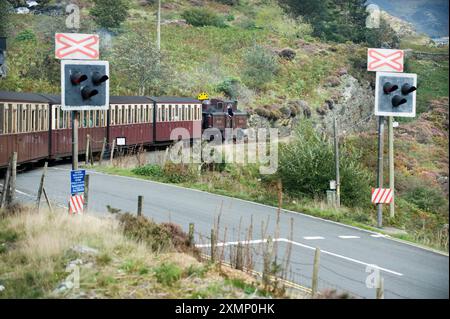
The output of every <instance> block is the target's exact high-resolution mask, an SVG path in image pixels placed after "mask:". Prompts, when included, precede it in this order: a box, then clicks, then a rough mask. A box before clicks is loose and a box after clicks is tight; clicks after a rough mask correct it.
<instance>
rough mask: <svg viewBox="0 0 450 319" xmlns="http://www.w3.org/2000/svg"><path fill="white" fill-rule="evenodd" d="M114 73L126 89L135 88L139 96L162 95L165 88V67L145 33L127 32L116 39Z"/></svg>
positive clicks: (152, 40)
mask: <svg viewBox="0 0 450 319" xmlns="http://www.w3.org/2000/svg"><path fill="white" fill-rule="evenodd" d="M112 60H113V61H115V64H114V69H113V70H114V71H113V72H114V73H115V74H120V78H123V79H124V80H125V81H124V82H125V83H127V87H128V88H130V89H131V90H135V88H136V87H137V88H138V92H137V93H138V94H139V95H145V94H151V95H159V94H164V93H165V90H166V88H167V86H168V82H169V80H170V78H169V76H168V75H169V70H168V69H169V66H168V65H167V63H165V59H164V56H163V55H162V54H161V52H159V51H158V48H157V47H156V45H155V44H154V39H152V38H151V37H150V36H149V35H148V33H144V32H132V33H127V35H126V36H123V37H121V38H119V39H118V40H117V42H116V43H115V44H114V49H113V52H112Z"/></svg>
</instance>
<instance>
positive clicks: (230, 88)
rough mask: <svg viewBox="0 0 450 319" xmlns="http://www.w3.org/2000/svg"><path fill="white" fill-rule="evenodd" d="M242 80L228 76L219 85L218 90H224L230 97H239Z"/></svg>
mask: <svg viewBox="0 0 450 319" xmlns="http://www.w3.org/2000/svg"><path fill="white" fill-rule="evenodd" d="M240 86H241V81H240V80H239V79H237V78H227V79H225V80H224V81H223V82H221V83H219V84H218V85H217V88H216V90H217V91H218V92H222V93H223V94H225V95H226V96H227V97H228V98H230V99H237V97H238V95H239V89H240Z"/></svg>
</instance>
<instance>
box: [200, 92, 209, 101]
mask: <svg viewBox="0 0 450 319" xmlns="http://www.w3.org/2000/svg"><path fill="white" fill-rule="evenodd" d="M197 99H198V100H200V101H203V100H208V99H209V96H208V93H206V92H202V93H200V94H199V95H198V96H197Z"/></svg>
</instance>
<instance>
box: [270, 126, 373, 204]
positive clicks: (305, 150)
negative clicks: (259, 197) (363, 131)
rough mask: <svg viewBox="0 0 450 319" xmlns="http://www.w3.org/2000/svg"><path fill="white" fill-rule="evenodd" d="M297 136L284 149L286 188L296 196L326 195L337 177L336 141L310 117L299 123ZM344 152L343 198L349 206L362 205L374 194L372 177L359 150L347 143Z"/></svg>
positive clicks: (282, 171) (282, 166)
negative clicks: (321, 131)
mask: <svg viewBox="0 0 450 319" xmlns="http://www.w3.org/2000/svg"><path fill="white" fill-rule="evenodd" d="M295 137H296V138H295V139H294V140H293V141H292V142H290V143H289V144H286V145H282V146H281V148H280V153H279V154H280V157H279V165H278V173H277V174H278V176H279V177H280V178H281V180H282V182H283V187H284V188H285V189H286V191H287V192H288V193H289V194H291V195H294V196H308V197H310V198H314V197H324V195H325V194H326V190H327V189H328V186H329V182H330V180H334V179H335V161H334V149H333V144H332V143H331V142H330V140H329V139H328V138H327V137H325V136H324V135H321V134H320V132H318V131H316V130H315V129H314V127H313V124H312V122H311V121H309V120H303V121H301V122H300V123H299V125H298V127H297V128H296V131H295ZM340 152H341V156H340V158H341V163H340V174H341V192H342V194H341V200H342V202H343V204H345V205H347V206H361V205H362V204H363V203H365V202H366V201H365V199H367V196H368V194H370V188H369V185H370V181H371V176H370V174H369V173H368V172H367V171H366V170H365V169H364V168H363V167H362V166H361V156H360V154H359V153H358V152H357V151H356V150H355V149H352V148H350V147H349V146H347V145H345V144H343V145H342V146H341V149H340Z"/></svg>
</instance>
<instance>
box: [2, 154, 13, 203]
mask: <svg viewBox="0 0 450 319" xmlns="http://www.w3.org/2000/svg"><path fill="white" fill-rule="evenodd" d="M10 179H11V161H10V162H9V163H8V169H7V170H6V176H5V182H4V184H3V192H2V197H1V199H0V208H3V207H5V205H6V195H7V193H8V190H9V180H10Z"/></svg>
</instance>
